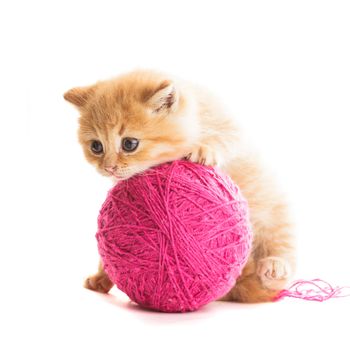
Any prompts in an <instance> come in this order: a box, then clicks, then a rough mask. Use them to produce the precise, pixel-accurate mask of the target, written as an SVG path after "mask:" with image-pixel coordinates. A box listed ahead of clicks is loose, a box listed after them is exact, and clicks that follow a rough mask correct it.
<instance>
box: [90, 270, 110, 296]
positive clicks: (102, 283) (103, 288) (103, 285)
mask: <svg viewBox="0 0 350 350" xmlns="http://www.w3.org/2000/svg"><path fill="white" fill-rule="evenodd" d="M84 287H85V288H87V289H90V290H93V291H95V292H99V293H108V292H109V291H110V290H111V288H112V287H113V283H112V282H111V281H110V280H109V278H108V277H107V276H106V275H104V274H99V273H97V274H96V275H92V276H90V277H88V278H87V279H86V280H85V282H84Z"/></svg>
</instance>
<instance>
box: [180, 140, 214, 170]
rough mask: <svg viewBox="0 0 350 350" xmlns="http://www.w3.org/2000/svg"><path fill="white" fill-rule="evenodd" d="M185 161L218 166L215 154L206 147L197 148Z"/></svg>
mask: <svg viewBox="0 0 350 350" xmlns="http://www.w3.org/2000/svg"><path fill="white" fill-rule="evenodd" d="M186 159H188V160H190V161H191V162H194V163H199V164H202V165H208V166H215V165H218V156H217V154H216V152H215V151H214V150H213V149H211V148H210V147H208V146H204V145H202V146H199V147H197V148H195V149H194V150H193V151H192V152H191V153H190V154H189V155H188V156H187V157H186Z"/></svg>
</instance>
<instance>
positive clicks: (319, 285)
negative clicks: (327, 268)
mask: <svg viewBox="0 0 350 350" xmlns="http://www.w3.org/2000/svg"><path fill="white" fill-rule="evenodd" d="M346 290H348V292H346ZM349 296H350V286H344V287H339V286H336V287H332V285H331V284H329V283H328V282H326V281H324V280H321V279H319V278H316V279H313V280H310V281H307V280H302V279H300V280H297V281H295V282H294V283H293V284H292V285H291V286H290V287H289V288H288V289H284V290H281V291H280V292H279V293H278V295H277V296H276V298H275V299H274V301H279V300H281V299H283V298H286V297H289V298H297V299H303V300H310V301H319V302H322V301H326V300H328V299H333V298H344V297H349Z"/></svg>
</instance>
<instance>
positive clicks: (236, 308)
mask: <svg viewBox="0 0 350 350" xmlns="http://www.w3.org/2000/svg"><path fill="white" fill-rule="evenodd" d="M97 294H98V296H99V298H101V299H102V300H103V301H105V302H107V303H109V304H111V305H113V306H115V307H118V308H121V309H126V310H128V311H129V312H133V313H134V315H136V316H137V317H138V318H140V319H141V320H142V321H144V322H147V323H148V324H149V323H150V322H151V323H154V324H157V325H164V324H174V323H179V322H181V323H183V322H186V321H193V320H203V319H209V318H212V317H213V315H214V314H217V313H227V312H232V313H233V314H234V313H235V312H236V313H237V312H239V313H240V312H242V311H243V312H244V311H245V310H250V309H257V308H259V306H261V304H242V303H234V302H227V301H214V302H212V303H209V304H208V305H205V306H203V307H201V308H200V309H199V310H197V311H192V312H183V313H181V312H178V313H166V312H160V311H155V310H151V309H148V308H145V307H142V306H140V305H138V304H136V303H134V302H132V301H130V300H129V301H125V300H120V298H118V297H117V296H115V295H113V294H100V293H97Z"/></svg>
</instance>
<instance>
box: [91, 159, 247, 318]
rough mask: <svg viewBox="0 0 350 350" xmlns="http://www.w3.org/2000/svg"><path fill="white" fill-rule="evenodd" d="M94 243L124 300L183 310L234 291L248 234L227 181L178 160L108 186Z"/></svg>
mask: <svg viewBox="0 0 350 350" xmlns="http://www.w3.org/2000/svg"><path fill="white" fill-rule="evenodd" d="M96 238H97V242H98V250H99V253H100V256H101V259H102V263H103V266H104V269H105V271H106V273H107V274H108V276H109V278H110V279H111V281H113V283H115V284H116V286H117V287H118V288H119V289H120V290H122V291H123V292H125V293H126V294H127V295H128V296H129V297H130V299H131V300H133V301H134V302H136V303H138V304H139V305H141V306H143V307H146V308H151V309H154V310H159V311H164V312H185V311H193V310H197V309H198V308H199V307H201V306H203V305H205V304H207V303H209V302H210V301H213V300H216V299H218V298H220V297H221V296H223V295H225V294H226V293H227V292H228V291H229V290H230V289H231V288H232V287H233V286H234V284H235V282H236V280H237V278H238V277H239V275H240V274H241V271H242V269H243V267H244V265H245V263H246V261H247V258H248V254H249V252H250V248H251V241H252V234H251V225H250V223H249V213H248V205H247V202H246V200H245V199H244V198H243V196H242V194H241V192H240V190H239V188H238V187H237V186H236V185H235V184H234V183H233V181H232V180H231V179H230V178H229V177H228V176H226V175H225V174H223V173H222V172H221V171H220V170H218V169H216V168H212V167H207V166H203V165H200V164H195V163H191V162H188V161H183V160H180V161H174V162H171V163H166V164H162V165H160V166H157V167H154V168H151V169H149V170H147V171H146V172H144V173H142V174H138V175H135V176H133V177H131V178H130V179H127V180H125V181H121V182H119V183H118V184H117V185H116V186H115V187H113V188H112V189H111V190H110V191H109V193H108V196H107V199H106V201H105V202H104V204H103V206H102V209H101V210H100V215H99V217H98V232H97V233H96Z"/></svg>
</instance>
